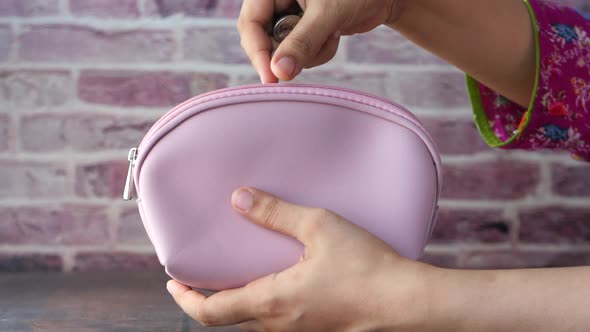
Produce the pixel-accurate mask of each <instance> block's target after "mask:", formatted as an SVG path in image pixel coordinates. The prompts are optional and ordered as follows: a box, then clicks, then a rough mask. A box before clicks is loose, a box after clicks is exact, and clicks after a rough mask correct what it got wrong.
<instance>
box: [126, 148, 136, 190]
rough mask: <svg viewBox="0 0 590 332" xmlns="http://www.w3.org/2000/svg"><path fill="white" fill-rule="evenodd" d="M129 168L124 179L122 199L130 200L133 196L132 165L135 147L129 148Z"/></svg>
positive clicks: (134, 159) (134, 158) (134, 157)
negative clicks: (125, 179)
mask: <svg viewBox="0 0 590 332" xmlns="http://www.w3.org/2000/svg"><path fill="white" fill-rule="evenodd" d="M127 160H129V169H128V170H127V181H125V191H124V192H123V199H124V200H126V201H130V200H131V199H132V198H133V194H132V193H133V166H135V161H136V160H137V148H133V149H131V150H129V156H127Z"/></svg>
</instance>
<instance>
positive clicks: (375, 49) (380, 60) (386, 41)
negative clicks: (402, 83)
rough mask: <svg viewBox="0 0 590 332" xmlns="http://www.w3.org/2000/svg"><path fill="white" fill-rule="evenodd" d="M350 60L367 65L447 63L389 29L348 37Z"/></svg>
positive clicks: (379, 29) (378, 29)
mask: <svg viewBox="0 0 590 332" xmlns="http://www.w3.org/2000/svg"><path fill="white" fill-rule="evenodd" d="M348 38H349V40H348V41H347V42H348V44H347V45H348V60H349V61H351V62H356V63H367V64H390V63H391V64H435V65H445V66H446V65H447V63H446V62H445V61H443V60H441V59H440V58H438V57H436V56H434V55H432V54H431V53H429V52H427V51H425V50H423V49H421V48H420V47H418V46H416V45H414V44H412V43H411V42H410V41H408V40H407V39H406V38H404V37H403V36H402V35H400V34H399V33H397V32H395V31H393V30H391V29H389V28H384V27H382V28H377V29H375V30H373V31H371V32H369V33H365V34H358V35H354V36H351V37H348Z"/></svg>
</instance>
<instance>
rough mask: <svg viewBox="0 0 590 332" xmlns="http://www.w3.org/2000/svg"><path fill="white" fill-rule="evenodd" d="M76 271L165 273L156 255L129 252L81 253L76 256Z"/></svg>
mask: <svg viewBox="0 0 590 332" xmlns="http://www.w3.org/2000/svg"><path fill="white" fill-rule="evenodd" d="M74 271H77V272H103V271H117V272H122V271H124V272H136V271H163V268H162V266H161V265H160V263H159V262H158V259H157V258H156V255H154V254H137V253H129V252H102V253H101V252H98V253H79V254H77V255H76V260H75V265H74Z"/></svg>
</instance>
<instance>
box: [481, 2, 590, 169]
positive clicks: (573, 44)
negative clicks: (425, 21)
mask: <svg viewBox="0 0 590 332" xmlns="http://www.w3.org/2000/svg"><path fill="white" fill-rule="evenodd" d="M526 2H527V5H528V6H529V8H530V9H531V10H532V12H534V15H533V17H532V18H533V21H536V25H537V26H536V29H537V33H538V45H537V46H538V52H539V54H538V56H539V60H540V62H539V68H538V84H537V87H536V93H535V97H534V102H533V103H532V105H533V106H532V108H531V109H530V110H529V109H526V108H524V107H522V106H519V105H517V104H515V103H513V102H511V101H509V100H507V99H506V98H504V97H502V96H501V95H499V94H498V93H496V92H495V91H493V90H491V89H490V88H488V87H486V86H485V85H483V84H481V83H477V84H476V85H475V89H476V90H479V91H476V92H475V93H477V94H479V98H478V99H480V100H478V101H476V100H473V94H474V92H473V91H470V94H471V95H472V100H473V103H474V108H475V109H476V121H477V122H478V127H479V128H480V131H481V132H482V134H483V136H484V138H485V139H486V140H487V141H488V143H490V144H492V145H493V146H499V147H502V148H506V149H527V150H536V149H546V148H548V149H563V150H568V151H570V152H571V153H572V154H573V155H574V157H576V158H579V159H583V160H586V161H590V15H588V14H586V13H582V12H579V11H576V10H575V9H573V8H569V7H566V6H563V5H560V4H558V3H557V2H550V1H542V0H528V1H526ZM473 89H474V88H473V86H470V90H473ZM478 107H479V108H483V111H484V112H485V119H483V118H482V117H481V116H480V117H478V116H477V113H478V112H477V108H478ZM480 115H481V114H480ZM483 126H487V128H489V129H486V130H482V127H483ZM486 131H487V133H486ZM492 133H493V134H492ZM494 135H495V137H492V136H494ZM494 142H495V144H494Z"/></svg>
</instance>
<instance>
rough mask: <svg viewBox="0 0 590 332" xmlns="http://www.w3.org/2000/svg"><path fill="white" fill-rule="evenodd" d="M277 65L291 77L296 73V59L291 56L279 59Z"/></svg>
mask: <svg viewBox="0 0 590 332" xmlns="http://www.w3.org/2000/svg"><path fill="white" fill-rule="evenodd" d="M277 67H278V68H279V69H280V70H281V71H282V72H283V73H284V74H287V76H289V77H293V75H295V69H296V68H295V67H296V66H295V60H293V58H292V57H290V56H286V57H283V58H281V59H279V61H277Z"/></svg>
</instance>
